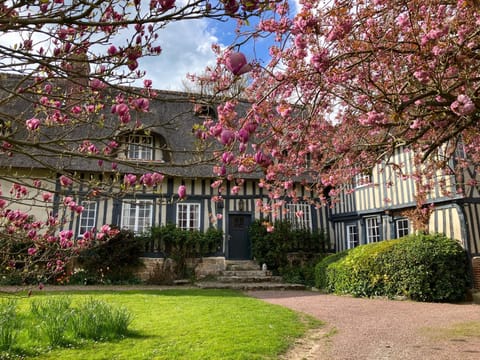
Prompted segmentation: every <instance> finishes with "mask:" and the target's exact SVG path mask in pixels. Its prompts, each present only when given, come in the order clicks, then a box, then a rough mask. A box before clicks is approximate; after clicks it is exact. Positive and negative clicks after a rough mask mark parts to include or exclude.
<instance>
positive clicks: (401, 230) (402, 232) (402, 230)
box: [395, 219, 410, 238]
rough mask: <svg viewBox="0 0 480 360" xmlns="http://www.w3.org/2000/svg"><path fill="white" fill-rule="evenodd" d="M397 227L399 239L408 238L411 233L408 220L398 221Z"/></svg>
mask: <svg viewBox="0 0 480 360" xmlns="http://www.w3.org/2000/svg"><path fill="white" fill-rule="evenodd" d="M395 225H396V228H397V238H401V237H403V236H407V235H408V234H409V233H410V231H409V222H408V219H398V220H397V221H396V222H395Z"/></svg>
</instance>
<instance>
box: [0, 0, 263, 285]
mask: <svg viewBox="0 0 480 360" xmlns="http://www.w3.org/2000/svg"><path fill="white" fill-rule="evenodd" d="M266 7H267V4H259V3H258V2H255V6H252V5H251V4H250V2H242V3H240V2H238V1H236V0H222V1H215V0H214V1H205V0H183V1H180V0H149V1H140V0H132V1H124V0H108V1H104V0H102V1H96V0H83V1H77V0H65V1H64V0H42V1H19V0H11V1H3V2H1V4H0V114H1V116H0V156H1V157H2V159H1V166H2V167H3V169H8V168H10V169H11V168H15V164H18V162H22V161H23V160H22V159H25V161H27V162H28V164H29V165H28V167H31V168H35V169H39V168H42V169H44V170H45V174H58V173H60V174H61V176H60V178H59V181H58V185H59V188H58V187H57V188H56V187H55V179H49V178H48V176H46V177H45V180H42V181H40V180H35V181H33V183H32V182H30V180H29V176H28V172H27V174H26V176H25V179H22V174H23V173H21V172H15V173H14V172H13V171H12V170H10V171H3V170H2V174H1V175H0V176H1V180H3V182H4V184H9V185H8V188H6V186H5V185H4V188H2V189H0V192H1V193H0V257H1V260H0V267H1V270H2V273H3V272H7V273H8V272H15V271H16V272H18V274H19V276H20V277H21V278H23V279H26V278H32V276H33V277H35V276H34V274H35V272H40V273H42V276H45V275H46V276H54V277H58V276H59V275H60V274H61V273H62V272H63V271H64V267H65V264H66V263H67V261H68V259H69V257H70V256H72V255H73V254H75V252H76V251H77V250H78V249H79V248H80V247H82V246H88V244H89V243H90V242H91V241H92V240H99V239H104V238H106V237H108V236H113V235H115V234H114V231H112V230H111V229H110V228H109V227H108V226H104V227H102V228H101V229H100V230H97V231H92V232H87V233H85V234H84V235H83V238H82V240H81V241H78V240H77V239H75V236H74V235H73V233H72V232H71V231H69V230H62V229H64V225H65V222H66V221H68V219H69V216H71V215H72V214H76V213H81V212H82V211H83V208H82V206H80V205H79V204H77V203H76V202H75V201H74V199H72V198H70V197H68V196H66V195H62V194H63V193H62V192H59V191H60V190H62V189H65V188H68V187H69V186H72V185H75V184H76V183H80V182H81V181H85V180H84V179H80V178H79V177H77V175H75V173H67V172H64V170H63V169H64V167H63V166H64V165H65V162H62V159H68V161H70V162H71V161H75V158H81V159H83V160H85V159H86V160H88V161H90V163H95V164H97V165H98V166H97V168H90V169H89V170H90V171H93V172H94V171H96V170H97V171H103V170H104V169H105V167H106V166H108V167H109V170H110V171H114V172H115V171H116V170H117V168H118V167H119V165H124V166H129V169H130V172H128V173H125V174H124V173H119V172H118V174H119V176H117V177H116V178H115V179H117V180H114V181H117V182H118V183H119V184H118V185H119V186H118V188H119V189H120V190H121V191H124V192H126V191H130V190H131V189H133V188H135V187H136V186H138V185H141V186H147V187H152V186H155V185H158V184H159V183H161V182H162V180H163V177H164V175H163V174H162V173H161V169H158V166H160V164H156V167H157V168H155V169H152V168H139V165H138V164H134V163H129V162H128V159H123V160H121V161H122V163H121V164H118V163H117V162H115V163H113V162H112V157H111V155H112V153H114V152H115V151H116V150H117V149H118V147H119V143H118V140H117V138H116V137H115V136H116V135H118V134H119V133H120V132H122V131H124V130H127V129H129V130H138V129H143V125H142V122H141V116H140V115H141V114H142V113H145V112H148V111H149V105H150V100H151V99H152V97H155V96H156V93H155V91H154V90H153V84H152V81H151V80H149V78H148V76H147V75H148V74H147V75H146V73H145V71H144V70H143V69H141V68H140V67H139V60H140V59H141V58H143V57H147V56H162V55H161V52H162V48H161V46H162V44H161V43H159V41H158V35H159V33H160V32H161V31H162V29H163V28H164V27H165V26H167V24H168V23H170V22H176V21H192V20H194V19H199V18H210V19H213V20H215V19H216V20H221V21H223V20H226V19H227V18H229V17H234V18H237V19H239V20H242V19H247V18H249V17H250V16H256V15H257V14H259V13H261V11H263V9H264V8H266ZM172 66H174V65H173V64H172ZM139 81H140V82H139ZM142 81H143V87H136V88H133V87H127V85H131V84H132V83H133V82H136V84H138V83H142ZM160 126H161V125H160ZM97 130H98V131H97ZM100 130H101V131H100ZM19 159H20V160H19ZM16 161H17V162H16ZM12 164H13V165H12ZM168 165H169V166H173V165H174V164H168ZM182 166H185V164H182ZM24 173H25V172H24ZM96 181H97V184H96V185H97V186H99V187H101V184H99V183H98V179H96ZM184 191H185V190H184V189H183V190H182V189H179V196H180V197H182V196H184ZM182 194H183V195H182ZM91 195H92V196H95V195H96V194H95V192H92V194H91ZM55 197H57V199H58V201H57V202H56V203H57V205H56V206H57V207H58V208H57V209H55V212H53V211H52V206H51V204H52V201H53V199H54V198H55ZM33 202H36V205H38V206H39V207H43V208H44V209H45V210H44V211H43V212H41V211H35V212H34V211H33V209H32V208H29V207H28V206H29V205H28V204H30V205H31V204H33ZM42 213H43V214H44V215H41V214H42ZM39 214H40V215H39Z"/></svg>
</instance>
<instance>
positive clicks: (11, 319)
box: [0, 299, 20, 351]
mask: <svg viewBox="0 0 480 360" xmlns="http://www.w3.org/2000/svg"><path fill="white" fill-rule="evenodd" d="M19 328H20V320H19V318H18V315H17V301H16V300H15V299H3V300H1V301H0V351H8V350H10V349H12V347H13V346H14V345H15V341H16V339H17V335H18V332H19Z"/></svg>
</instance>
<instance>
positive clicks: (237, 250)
mask: <svg viewBox="0 0 480 360" xmlns="http://www.w3.org/2000/svg"><path fill="white" fill-rule="evenodd" d="M251 222H252V216H251V215H250V214H229V215H228V226H229V228H228V229H229V230H228V235H229V236H228V258H229V259H232V260H233V259H234V260H250V259H251V257H252V251H251V243H250V236H249V234H248V230H249V228H250V224H251Z"/></svg>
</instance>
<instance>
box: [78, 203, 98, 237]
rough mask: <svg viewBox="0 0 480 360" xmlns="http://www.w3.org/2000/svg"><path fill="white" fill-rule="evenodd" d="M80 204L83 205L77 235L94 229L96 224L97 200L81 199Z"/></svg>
mask: <svg viewBox="0 0 480 360" xmlns="http://www.w3.org/2000/svg"><path fill="white" fill-rule="evenodd" d="M80 205H81V206H83V210H82V212H81V214H80V218H79V220H78V236H80V237H81V236H83V234H84V233H85V232H86V231H91V230H92V229H95V226H96V224H97V202H96V201H82V202H81V203H80Z"/></svg>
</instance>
